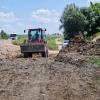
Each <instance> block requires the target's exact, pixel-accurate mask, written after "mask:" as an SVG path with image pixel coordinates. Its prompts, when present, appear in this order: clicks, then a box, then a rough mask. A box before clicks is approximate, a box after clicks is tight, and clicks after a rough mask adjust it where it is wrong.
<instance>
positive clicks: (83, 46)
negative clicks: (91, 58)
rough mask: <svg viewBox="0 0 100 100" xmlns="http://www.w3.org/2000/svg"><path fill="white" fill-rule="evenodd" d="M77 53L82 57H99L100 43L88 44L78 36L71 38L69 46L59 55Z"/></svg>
mask: <svg viewBox="0 0 100 100" xmlns="http://www.w3.org/2000/svg"><path fill="white" fill-rule="evenodd" d="M62 52H65V53H71V52H78V53H79V54H83V55H100V42H94V43H93V42H88V41H87V40H85V39H84V38H81V37H80V36H76V37H75V38H73V39H72V40H71V41H70V43H69V45H68V46H67V47H66V48H64V49H62V50H61V51H60V53H62Z"/></svg>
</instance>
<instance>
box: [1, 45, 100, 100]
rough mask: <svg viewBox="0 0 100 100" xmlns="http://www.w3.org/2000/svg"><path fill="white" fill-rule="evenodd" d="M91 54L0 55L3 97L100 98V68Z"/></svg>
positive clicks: (37, 99) (31, 99)
mask: <svg viewBox="0 0 100 100" xmlns="http://www.w3.org/2000/svg"><path fill="white" fill-rule="evenodd" d="M10 49H11V47H10ZM13 50H14V49H13ZM14 52H15V51H14ZM14 52H12V51H11V52H9V54H13V53H14ZM61 57H62V56H61ZM64 57H65V58H64ZM89 57H90V56H86V55H80V54H79V53H66V54H64V53H63V57H62V58H60V56H58V57H56V58H55V56H51V57H49V58H41V57H39V58H38V59H34V58H27V59H25V58H17V57H13V59H11V55H10V58H5V57H3V58H0V100H100V68H99V66H97V65H94V64H92V63H90V62H88V59H89ZM57 58H59V59H60V60H59V59H57Z"/></svg>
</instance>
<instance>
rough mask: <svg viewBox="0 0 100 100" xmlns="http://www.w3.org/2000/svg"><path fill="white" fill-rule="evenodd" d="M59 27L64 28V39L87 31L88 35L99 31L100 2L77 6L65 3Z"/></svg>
mask: <svg viewBox="0 0 100 100" xmlns="http://www.w3.org/2000/svg"><path fill="white" fill-rule="evenodd" d="M60 22H61V26H60V29H61V28H63V29H64V37H65V39H69V38H71V37H73V36H74V35H76V34H78V33H79V31H81V32H84V31H87V33H88V35H87V36H88V37H90V36H92V35H95V34H96V33H97V32H100V3H95V4H92V3H91V5H90V6H89V7H84V8H83V7H82V8H78V7H76V6H75V4H71V5H67V6H66V8H65V9H64V12H63V15H62V17H61V19H60Z"/></svg>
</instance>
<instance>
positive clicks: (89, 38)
mask: <svg viewBox="0 0 100 100" xmlns="http://www.w3.org/2000/svg"><path fill="white" fill-rule="evenodd" d="M99 35H100V32H98V33H96V34H94V35H92V36H90V37H87V39H88V40H90V41H92V40H93V39H94V38H96V37H97V36H99Z"/></svg>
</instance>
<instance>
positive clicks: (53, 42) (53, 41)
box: [48, 36, 58, 50]
mask: <svg viewBox="0 0 100 100" xmlns="http://www.w3.org/2000/svg"><path fill="white" fill-rule="evenodd" d="M56 39H57V37H56V36H48V47H49V49H50V50H58V45H57V44H56Z"/></svg>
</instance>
